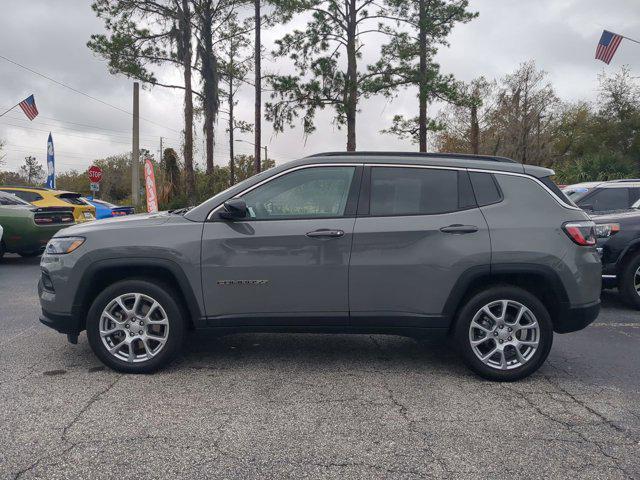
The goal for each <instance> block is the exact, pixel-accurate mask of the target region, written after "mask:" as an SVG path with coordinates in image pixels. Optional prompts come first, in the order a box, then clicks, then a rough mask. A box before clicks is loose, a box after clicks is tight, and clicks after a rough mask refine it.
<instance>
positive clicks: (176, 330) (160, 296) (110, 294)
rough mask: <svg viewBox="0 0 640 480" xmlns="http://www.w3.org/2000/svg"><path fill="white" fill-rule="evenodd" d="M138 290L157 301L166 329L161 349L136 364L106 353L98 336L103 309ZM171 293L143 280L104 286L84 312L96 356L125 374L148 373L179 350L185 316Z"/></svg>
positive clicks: (166, 361)
mask: <svg viewBox="0 0 640 480" xmlns="http://www.w3.org/2000/svg"><path fill="white" fill-rule="evenodd" d="M127 293H141V294H143V295H146V296H148V297H151V298H152V299H153V300H155V301H157V302H158V303H159V304H160V305H161V307H162V308H163V309H164V311H165V312H166V315H167V320H168V325H169V331H168V335H167V340H166V343H165V344H164V346H163V347H162V349H161V350H160V351H159V352H158V353H157V354H156V355H155V356H153V357H152V358H150V359H148V360H144V361H142V362H140V363H129V362H127V361H124V360H121V359H119V358H116V357H115V356H114V355H112V354H111V353H109V351H108V350H107V347H106V346H105V345H104V343H103V342H102V338H101V337H100V317H101V315H102V312H103V310H104V309H105V308H106V307H107V306H108V305H109V303H110V302H111V301H113V300H114V299H115V298H117V297H118V296H119V295H124V294H127ZM174 298H176V294H175V292H174V291H173V290H172V289H171V287H169V286H168V285H165V284H163V283H156V282H153V281H150V280H147V279H130V280H123V281H120V282H117V283H114V284H112V285H110V286H108V287H107V288H106V289H104V290H103V291H102V292H101V293H100V294H99V295H98V296H97V297H96V299H95V300H94V301H93V303H92V305H91V308H90V309H89V313H88V315H87V338H88V340H89V344H90V345H91V348H92V350H93V351H94V353H95V354H96V356H97V357H98V358H99V359H100V360H101V361H102V362H103V363H104V364H105V365H107V366H108V367H111V368H112V369H114V370H117V371H120V372H125V373H152V372H155V371H156V370H159V369H160V368H163V367H164V366H166V365H167V364H168V363H169V362H170V361H171V360H172V359H173V358H174V357H175V356H176V354H178V353H179V351H180V349H181V347H182V342H183V339H184V331H185V318H184V315H183V313H182V309H181V308H180V305H178V303H177V302H176V301H175V300H174Z"/></svg>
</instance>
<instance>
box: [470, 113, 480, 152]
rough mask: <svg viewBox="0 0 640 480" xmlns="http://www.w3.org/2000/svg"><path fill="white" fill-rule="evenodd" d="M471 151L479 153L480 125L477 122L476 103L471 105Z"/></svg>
mask: <svg viewBox="0 0 640 480" xmlns="http://www.w3.org/2000/svg"><path fill="white" fill-rule="evenodd" d="M471 153H473V154H474V155H478V154H479V153H480V125H479V123H478V105H477V104H476V103H475V102H474V103H473V105H471Z"/></svg>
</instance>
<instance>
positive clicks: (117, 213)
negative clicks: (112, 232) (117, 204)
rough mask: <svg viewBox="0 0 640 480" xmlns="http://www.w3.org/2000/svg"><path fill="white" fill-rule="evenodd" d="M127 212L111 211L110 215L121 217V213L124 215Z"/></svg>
mask: <svg viewBox="0 0 640 480" xmlns="http://www.w3.org/2000/svg"><path fill="white" fill-rule="evenodd" d="M126 214H127V212H111V216H112V217H121V216H123V215H126Z"/></svg>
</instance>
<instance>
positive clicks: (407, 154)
mask: <svg viewBox="0 0 640 480" xmlns="http://www.w3.org/2000/svg"><path fill="white" fill-rule="evenodd" d="M387 155H388V156H400V157H411V158H450V159H452V160H453V159H455V160H483V161H489V162H502V163H518V162H516V161H515V160H512V159H510V158H507V157H497V156H489V155H472V154H469V153H441V152H434V153H423V152H393V151H382V152H375V151H362V152H360V151H356V152H325V153H316V154H314V155H309V156H308V157H306V158H314V157H350V156H358V157H374V156H387Z"/></svg>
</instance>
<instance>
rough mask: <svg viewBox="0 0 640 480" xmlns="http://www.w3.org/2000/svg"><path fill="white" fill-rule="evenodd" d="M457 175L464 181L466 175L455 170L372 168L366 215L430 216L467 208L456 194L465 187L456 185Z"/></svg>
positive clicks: (457, 182)
mask: <svg viewBox="0 0 640 480" xmlns="http://www.w3.org/2000/svg"><path fill="white" fill-rule="evenodd" d="M461 174H462V175H464V178H465V179H466V178H467V177H466V175H467V173H466V172H458V171H456V170H446V169H430V168H411V167H406V168H405V167H372V169H371V200H370V215H372V216H386V215H430V214H437V213H446V212H453V211H456V210H461V209H464V208H469V207H470V206H471V205H469V204H468V201H464V200H463V199H462V198H461V196H460V195H459V191H460V190H461V187H462V188H464V186H465V184H466V182H460V179H459V175H461ZM465 190H466V189H465ZM464 196H465V195H463V196H462V197H464Z"/></svg>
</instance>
